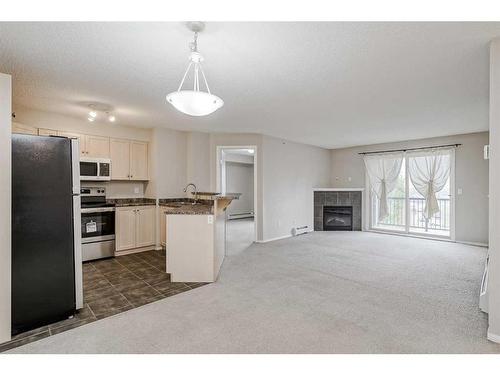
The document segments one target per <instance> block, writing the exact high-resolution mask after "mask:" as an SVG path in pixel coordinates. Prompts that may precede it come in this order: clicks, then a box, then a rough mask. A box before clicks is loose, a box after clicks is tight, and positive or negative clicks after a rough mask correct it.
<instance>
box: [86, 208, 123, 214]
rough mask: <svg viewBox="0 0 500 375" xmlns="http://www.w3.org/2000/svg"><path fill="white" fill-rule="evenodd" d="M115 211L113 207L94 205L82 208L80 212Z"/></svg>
mask: <svg viewBox="0 0 500 375" xmlns="http://www.w3.org/2000/svg"><path fill="white" fill-rule="evenodd" d="M113 211H116V210H115V208H114V207H97V208H96V207H94V208H82V209H81V212H82V214H91V213H94V212H113Z"/></svg>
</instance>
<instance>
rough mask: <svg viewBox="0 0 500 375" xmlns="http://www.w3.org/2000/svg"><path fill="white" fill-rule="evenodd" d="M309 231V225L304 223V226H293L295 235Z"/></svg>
mask: <svg viewBox="0 0 500 375" xmlns="http://www.w3.org/2000/svg"><path fill="white" fill-rule="evenodd" d="M307 232H309V226H308V225H304V226H302V227H295V228H292V235H294V236H299V235H301V234H306V233H307Z"/></svg>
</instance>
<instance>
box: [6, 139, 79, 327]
mask: <svg viewBox="0 0 500 375" xmlns="http://www.w3.org/2000/svg"><path fill="white" fill-rule="evenodd" d="M72 188H73V178H72V147H71V141H70V140H69V139H67V138H60V137H38V136H31V135H18V134H13V135H12V331H13V333H14V334H16V333H19V332H22V331H26V330H29V329H32V328H36V327H39V326H42V325H46V324H49V323H52V322H55V321H58V320H61V319H64V318H67V317H68V316H70V315H72V314H74V312H75V299H76V298H75V248H74V247H75V241H74V231H75V226H74V220H73V219H74V214H73V208H74V198H73V197H74V196H73V189H72Z"/></svg>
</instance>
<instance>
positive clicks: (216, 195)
mask: <svg viewBox="0 0 500 375" xmlns="http://www.w3.org/2000/svg"><path fill="white" fill-rule="evenodd" d="M191 194H192V195H195V193H194V191H192V192H191ZM197 195H198V196H199V197H200V196H201V197H203V198H206V199H210V200H216V199H240V196H241V193H226V194H224V195H221V193H214V192H206V191H199V192H197Z"/></svg>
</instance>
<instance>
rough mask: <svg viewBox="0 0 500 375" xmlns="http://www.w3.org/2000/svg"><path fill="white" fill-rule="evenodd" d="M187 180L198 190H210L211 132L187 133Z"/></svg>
mask: <svg viewBox="0 0 500 375" xmlns="http://www.w3.org/2000/svg"><path fill="white" fill-rule="evenodd" d="M187 181H188V182H192V183H194V184H195V185H196V187H197V188H198V191H210V134H208V133H200V132H190V133H188V134H187Z"/></svg>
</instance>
